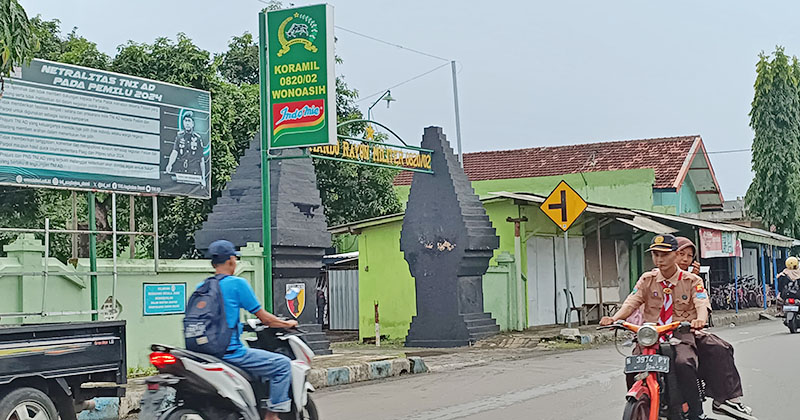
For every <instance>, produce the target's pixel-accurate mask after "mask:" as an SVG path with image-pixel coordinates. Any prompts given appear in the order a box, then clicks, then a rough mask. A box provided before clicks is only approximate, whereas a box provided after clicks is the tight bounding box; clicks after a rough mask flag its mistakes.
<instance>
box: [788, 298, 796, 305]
mask: <svg viewBox="0 0 800 420" xmlns="http://www.w3.org/2000/svg"><path fill="white" fill-rule="evenodd" d="M786 302H788V303H789V304H790V305H794V302H795V300H794V298H789V299H786Z"/></svg>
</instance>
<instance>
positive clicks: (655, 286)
mask: <svg viewBox="0 0 800 420" xmlns="http://www.w3.org/2000/svg"><path fill="white" fill-rule="evenodd" d="M679 279H680V280H679ZM664 280H666V281H667V282H668V283H670V284H674V285H675V287H674V288H673V289H672V299H673V300H672V302H673V303H672V307H673V314H672V320H673V321H681V322H682V321H687V322H691V321H694V320H695V319H701V320H703V321H708V312H709V311H710V310H711V304H710V302H709V300H708V292H707V291H706V290H705V287H704V286H703V279H701V278H700V277H699V276H697V275H695V274H692V273H689V272H687V271H683V270H681V269H680V268H678V271H677V272H675V275H673V276H672V277H671V278H668V279H665V278H664V276H663V275H661V271H660V270H659V269H654V270H653V271H649V272H647V273H644V274H643V275H642V277H640V278H639V281H638V282H636V286H635V287H634V288H633V291H632V292H631V294H630V295H629V296H628V297H627V298H626V299H625V302H623V304H622V309H625V308H628V309H629V310H630V312H633V311H635V310H636V309H638V308H639V307H641V308H642V318H643V319H644V322H652V323H658V319H659V317H660V315H661V307H662V306H664V287H663V286H662V285H661V284H660V283H661V282H662V281H664ZM622 309H621V310H622Z"/></svg>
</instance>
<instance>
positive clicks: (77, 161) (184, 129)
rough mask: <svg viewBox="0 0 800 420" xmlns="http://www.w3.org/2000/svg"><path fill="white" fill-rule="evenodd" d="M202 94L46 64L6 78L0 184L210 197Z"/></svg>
mask: <svg viewBox="0 0 800 420" xmlns="http://www.w3.org/2000/svg"><path fill="white" fill-rule="evenodd" d="M210 116H211V95H210V94H209V93H208V92H206V91H201V90H197V89H192V88H186V87H181V86H176V85H172V84H169V83H163V82H158V81H155V80H148V79H143V78H139V77H133V76H127V75H123V74H118V73H112V72H107V71H101V70H95V69H90V68H85V67H79V66H73V65H69V64H62V63H55V62H50V61H45V60H33V61H32V62H31V63H30V65H28V66H25V67H21V68H17V69H15V71H14V72H13V74H12V77H11V78H10V79H6V89H5V94H4V95H3V97H2V98H0V184H6V185H18V186H33V187H51V188H69V189H77V190H99V191H114V192H122V193H136V194H157V195H180V196H188V197H195V198H210V197H211V182H210V179H211V177H210V175H211V141H210V138H211V137H210V135H211V118H210Z"/></svg>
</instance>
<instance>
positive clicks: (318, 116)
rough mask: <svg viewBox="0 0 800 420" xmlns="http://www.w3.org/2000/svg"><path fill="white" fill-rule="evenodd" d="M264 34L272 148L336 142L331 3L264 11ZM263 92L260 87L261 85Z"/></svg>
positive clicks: (265, 114)
mask: <svg viewBox="0 0 800 420" xmlns="http://www.w3.org/2000/svg"><path fill="white" fill-rule="evenodd" d="M259 16H260V18H261V19H266V25H265V26H266V31H265V32H266V33H264V31H262V33H261V34H260V35H261V38H262V39H261V45H265V46H266V62H264V60H262V62H261V72H262V75H267V77H266V78H264V77H263V76H262V80H263V79H266V81H267V89H266V91H267V92H265V93H266V95H267V100H266V101H263V100H262V101H261V116H262V118H263V119H265V120H266V122H268V126H267V127H264V128H266V130H267V132H268V139H269V144H268V147H269V148H270V149H280V148H289V147H309V146H318V145H326V144H338V142H337V139H336V75H335V73H334V51H333V46H334V40H333V6H330V5H327V4H319V5H314V6H305V7H297V8H293V9H283V10H275V11H271V12H268V13H267V14H266V16H265V15H264V14H263V13H262V14H261V15H259ZM262 93H264V90H263V89H262Z"/></svg>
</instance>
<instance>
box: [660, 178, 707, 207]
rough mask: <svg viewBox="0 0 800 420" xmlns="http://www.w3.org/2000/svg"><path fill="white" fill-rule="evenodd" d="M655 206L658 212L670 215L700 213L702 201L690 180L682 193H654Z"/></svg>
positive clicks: (682, 187)
mask: <svg viewBox="0 0 800 420" xmlns="http://www.w3.org/2000/svg"><path fill="white" fill-rule="evenodd" d="M653 206H654V209H655V210H656V211H660V212H663V213H669V214H684V213H699V212H700V211H701V208H700V201H699V200H698V199H697V190H696V189H695V187H694V185H693V184H692V181H690V180H689V179H688V178H687V179H686V180H685V181H684V182H683V186H681V189H680V191H678V192H675V191H658V190H656V191H653Z"/></svg>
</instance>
